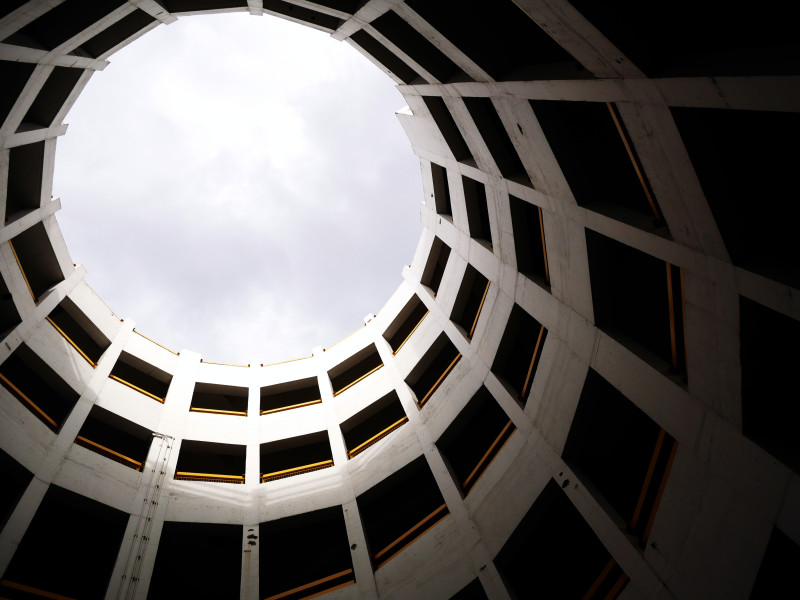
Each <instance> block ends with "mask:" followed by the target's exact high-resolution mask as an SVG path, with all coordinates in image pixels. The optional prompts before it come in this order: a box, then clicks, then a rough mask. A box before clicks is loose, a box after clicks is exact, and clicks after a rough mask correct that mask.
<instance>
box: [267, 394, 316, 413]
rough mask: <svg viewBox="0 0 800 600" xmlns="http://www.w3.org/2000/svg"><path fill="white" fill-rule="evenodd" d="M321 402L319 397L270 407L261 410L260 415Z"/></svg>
mask: <svg viewBox="0 0 800 600" xmlns="http://www.w3.org/2000/svg"><path fill="white" fill-rule="evenodd" d="M321 402H322V399H321V398H318V399H317V400H311V401H310V402H301V403H300V404H292V405H290V406H281V407H280V408H270V409H269V410H262V411H261V414H262V415H271V414H273V413H278V412H283V411H284V410H291V409H293V408H302V407H304V406H312V405H313V404H320V403H321Z"/></svg>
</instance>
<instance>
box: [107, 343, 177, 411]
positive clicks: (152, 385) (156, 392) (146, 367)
mask: <svg viewBox="0 0 800 600" xmlns="http://www.w3.org/2000/svg"><path fill="white" fill-rule="evenodd" d="M109 377H110V378H111V379H113V380H114V381H118V382H119V383H121V384H122V385H125V386H128V387H129V388H131V389H133V390H136V391H137V392H139V393H140V394H144V395H145V396H147V397H149V398H152V399H153V400H157V401H158V402H162V403H163V402H164V399H165V398H166V397H167V391H168V390H169V384H170V382H171V381H172V375H170V374H169V373H167V372H166V371H162V370H161V369H159V368H158V367H155V366H153V365H151V364H149V363H147V362H145V361H143V360H142V359H141V358H137V357H136V356H134V355H133V354H128V353H127V352H122V353H121V354H120V356H119V359H118V360H117V362H116V364H115V365H114V368H113V369H111V374H110V375H109Z"/></svg>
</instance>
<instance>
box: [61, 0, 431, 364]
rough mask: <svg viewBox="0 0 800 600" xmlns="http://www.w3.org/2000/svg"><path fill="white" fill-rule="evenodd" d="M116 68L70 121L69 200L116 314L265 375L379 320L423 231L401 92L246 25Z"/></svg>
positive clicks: (194, 23)
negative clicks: (262, 368)
mask: <svg viewBox="0 0 800 600" xmlns="http://www.w3.org/2000/svg"><path fill="white" fill-rule="evenodd" d="M110 62H111V64H110V65H109V66H108V67H107V68H106V69H105V70H104V71H102V72H98V73H96V74H95V75H93V77H92V79H91V80H90V81H89V83H88V84H87V86H86V88H85V89H84V91H83V93H82V94H81V96H80V98H79V99H78V101H77V102H76V103H75V106H74V107H73V109H72V110H71V111H70V113H69V115H68V118H67V122H68V123H69V124H70V127H69V131H68V134H67V135H66V136H64V137H62V138H59V140H58V149H57V158H58V160H57V161H56V171H55V182H54V194H55V195H56V196H59V197H60V198H61V202H62V210H61V211H60V212H59V213H58V215H57V218H58V221H59V224H60V226H61V229H62V231H63V234H64V238H65V240H66V242H67V246H68V248H69V249H70V253H71V255H72V258H73V260H74V261H75V262H76V263H79V264H80V263H82V264H85V265H86V268H87V271H88V274H87V277H86V280H87V282H88V283H89V284H90V285H91V286H92V288H93V289H94V290H95V291H96V292H97V293H98V294H99V296H100V297H101V298H103V300H105V302H106V303H107V304H108V305H109V307H110V308H111V309H112V310H113V311H114V312H115V314H117V315H119V316H120V317H121V318H132V319H134V320H135V322H136V328H137V331H140V332H142V333H144V334H145V335H147V336H149V337H151V338H153V339H155V340H156V341H158V342H159V343H162V344H164V345H166V346H168V347H170V348H173V349H175V350H180V349H188V350H193V351H196V352H199V353H200V354H202V356H203V358H204V359H205V360H211V361H218V362H231V363H242V364H248V363H252V364H258V363H265V364H266V363H270V362H276V361H281V360H286V359H291V358H297V357H301V356H307V355H309V354H311V350H312V348H313V347H315V346H317V345H321V346H324V347H327V346H330V345H332V344H333V343H335V342H336V341H337V340H339V339H340V338H342V337H344V336H346V335H348V334H349V333H351V332H352V331H354V330H355V329H357V328H359V327H360V326H361V325H362V324H363V321H362V319H363V317H364V316H365V315H366V314H371V313H377V312H378V311H379V310H380V308H381V306H382V305H383V304H384V302H386V300H387V299H388V298H389V296H390V295H391V294H392V293H393V292H394V290H395V289H396V288H397V287H398V285H399V284H400V283H401V281H402V276H401V272H402V267H403V265H405V264H408V263H410V262H411V259H412V257H413V253H414V249H415V246H416V242H417V240H418V239H419V235H420V231H421V224H420V220H419V199H420V198H421V189H422V183H421V178H420V167H419V161H418V159H417V158H416V157H415V156H414V155H413V153H412V152H411V149H410V145H409V143H408V139H407V138H406V136H405V133H404V132H403V130H402V127H401V126H400V124H399V122H398V120H397V117H396V116H395V114H394V112H395V111H396V110H398V109H400V108H402V107H403V106H404V105H405V102H404V100H403V97H402V95H401V94H400V93H399V92H398V91H397V89H396V88H395V85H394V82H392V81H391V79H390V78H389V77H387V76H386V75H385V74H384V73H383V72H381V71H380V69H378V68H377V67H376V66H375V65H373V64H372V63H371V62H369V61H368V60H367V59H366V58H365V57H364V56H362V55H361V54H360V53H359V52H357V51H356V50H355V49H353V48H351V47H349V46H348V45H347V44H346V43H343V42H337V41H335V40H333V39H331V38H330V37H329V36H328V34H326V33H323V32H320V31H316V30H313V29H310V28H307V27H304V26H301V25H297V24H294V23H290V22H288V21H284V20H282V19H278V18H275V17H270V16H266V15H265V16H263V17H252V16H250V15H248V14H247V13H234V14H218V15H202V16H196V17H192V18H185V17H184V18H181V19H180V20H179V21H178V22H176V23H173V24H171V25H168V26H165V25H160V26H159V27H157V28H156V29H154V30H153V31H150V32H149V33H147V34H145V35H144V36H143V37H141V38H140V39H138V40H136V41H134V42H133V43H131V44H130V45H128V46H126V47H124V48H123V49H122V50H120V51H119V52H117V53H116V54H114V55H112V57H111V60H110Z"/></svg>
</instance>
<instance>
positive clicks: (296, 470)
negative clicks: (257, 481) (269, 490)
mask: <svg viewBox="0 0 800 600" xmlns="http://www.w3.org/2000/svg"><path fill="white" fill-rule="evenodd" d="M332 466H333V459H329V460H323V461H321V462H317V463H311V464H310V465H302V466H300V467H292V468H291V469H284V470H283V471H273V472H271V473H263V474H262V475H261V483H266V482H267V481H271V480H273V479H283V478H284V477H291V476H292V475H300V474H301V473H307V472H311V471H318V470H320V469H326V468H328V467H332Z"/></svg>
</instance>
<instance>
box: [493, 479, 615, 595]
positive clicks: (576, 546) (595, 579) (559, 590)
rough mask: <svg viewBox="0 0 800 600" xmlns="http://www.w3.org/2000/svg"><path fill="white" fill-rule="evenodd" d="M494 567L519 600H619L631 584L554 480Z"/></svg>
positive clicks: (504, 546)
mask: <svg viewBox="0 0 800 600" xmlns="http://www.w3.org/2000/svg"><path fill="white" fill-rule="evenodd" d="M494 562H495V564H496V565H497V570H498V571H499V572H500V574H501V575H502V577H503V580H504V581H505V582H506V585H507V586H508V587H509V588H510V590H509V591H511V592H512V593H513V594H514V595H515V597H517V598H534V597H543V598H583V599H584V600H614V599H615V598H617V597H618V596H619V594H620V593H621V592H622V590H623V589H624V587H625V585H626V584H627V582H628V577H627V575H625V573H624V572H623V571H622V569H621V568H620V566H619V565H617V563H616V562H615V561H614V559H613V558H611V554H609V552H608V550H606V549H605V547H604V546H603V544H602V542H601V541H600V540H599V539H598V538H597V535H596V534H595V533H594V531H592V528H591V527H589V524H588V523H586V521H584V519H583V517H582V516H581V514H580V513H579V512H578V509H576V508H575V507H574V506H573V505H572V503H571V502H570V501H569V498H567V495H566V494H565V493H564V492H563V491H562V490H561V487H560V486H559V485H558V484H557V483H556V482H555V481H554V480H552V479H551V480H550V482H549V483H548V484H547V486H546V487H545V488H544V490H543V491H542V493H541V494H540V495H539V497H538V498H537V499H536V502H534V503H533V506H532V507H531V509H530V510H529V511H528V513H527V514H526V515H525V517H524V518H523V519H522V521H521V522H520V524H519V525H517V528H516V529H515V530H514V533H512V534H511V536H510V537H509V538H508V541H506V543H505V544H504V545H503V548H502V549H501V550H500V552H498V554H497V557H496V558H495V560H494Z"/></svg>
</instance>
